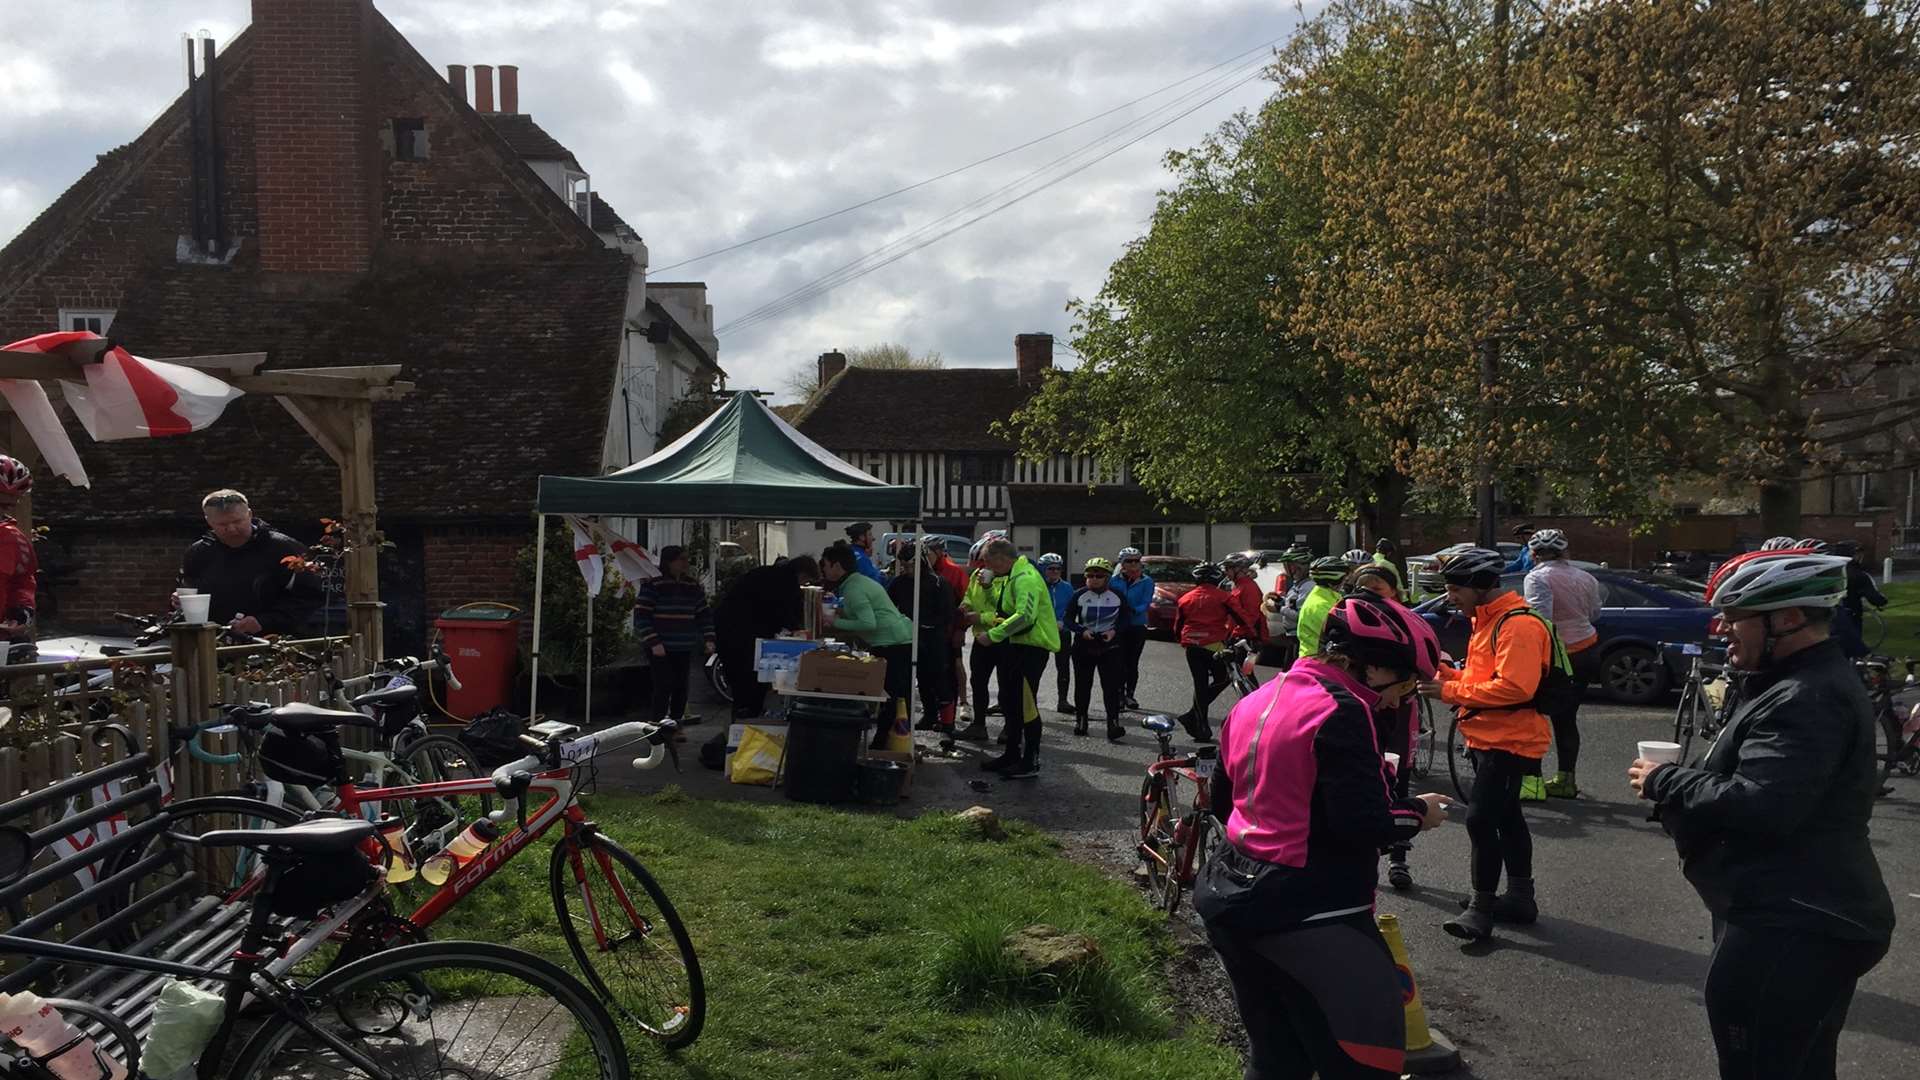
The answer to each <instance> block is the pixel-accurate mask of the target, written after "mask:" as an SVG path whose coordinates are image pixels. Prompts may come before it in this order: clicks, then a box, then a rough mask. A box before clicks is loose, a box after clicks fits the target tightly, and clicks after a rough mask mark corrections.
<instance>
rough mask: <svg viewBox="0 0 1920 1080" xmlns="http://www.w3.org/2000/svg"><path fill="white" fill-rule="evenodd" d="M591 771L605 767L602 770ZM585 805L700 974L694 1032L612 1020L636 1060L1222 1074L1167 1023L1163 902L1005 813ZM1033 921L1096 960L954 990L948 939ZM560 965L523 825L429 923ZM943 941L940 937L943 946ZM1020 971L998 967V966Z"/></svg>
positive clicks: (680, 799) (982, 1079)
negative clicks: (654, 1035)
mask: <svg viewBox="0 0 1920 1080" xmlns="http://www.w3.org/2000/svg"><path fill="white" fill-rule="evenodd" d="M603 787H604V783H603ZM589 803H590V805H589V807H588V809H589V811H590V813H591V815H592V816H593V818H594V820H595V821H597V822H599V823H600V824H601V826H602V827H603V828H604V829H605V830H606V832H607V834H608V835H609V836H612V837H613V838H614V839H616V840H618V841H619V842H620V843H621V844H622V845H623V846H625V847H627V848H628V849H629V850H631V851H632V852H633V853H634V855H635V856H637V857H638V858H639V859H640V861H641V862H642V863H644V864H646V866H647V868H648V869H649V870H650V871H652V873H653V874H654V876H655V878H656V879H657V880H659V882H660V884H661V886H662V887H663V888H665V889H666V891H667V894H668V895H669V896H670V897H671V898H672V900H673V902H674V905H675V907H676V908H677V909H678V910H679V911H680V913H681V915H682V917H683V918H685V920H686V922H687V928H688V931H689V932H690V933H691V934H692V936H693V940H694V946H695V949H696V951H697V952H698V954H699V956H700V962H701V967H702V968H703V970H704V972H705V975H706V982H707V993H708V1008H709V1015H708V1021H707V1027H706V1030H705V1032H704V1033H703V1034H702V1035H701V1037H700V1040H699V1042H697V1043H695V1044H694V1045H693V1046H692V1047H691V1048H689V1049H688V1050H685V1051H682V1052H680V1053H678V1054H676V1055H673V1056H669V1055H667V1054H664V1053H662V1052H660V1051H659V1050H657V1049H655V1048H654V1047H653V1046H652V1045H651V1044H649V1043H647V1042H646V1041H645V1040H644V1039H641V1038H638V1037H635V1036H630V1037H629V1039H628V1047H629V1050H630V1051H631V1053H632V1056H633V1061H634V1072H635V1074H636V1075H646V1076H676V1077H677V1076H699V1077H710V1078H713V1080H735V1078H737V1080H750V1078H759V1077H767V1076H780V1077H785V1078H788V1080H815V1078H818V1080H840V1078H842V1077H850V1076H876V1075H897V1076H902V1077H924V1078H927V1080H956V1078H967V1080H972V1078H979V1080H987V1078H994V1077H1010V1076H1018V1077H1021V1078H1022V1080H1081V1078H1084V1077H1091V1076H1099V1077H1140V1078H1143V1080H1144V1078H1158V1077H1165V1076H1181V1077H1191V1078H1193V1080H1228V1078H1230V1077H1238V1076H1239V1075H1240V1065H1239V1061H1238V1054H1237V1053H1236V1052H1235V1051H1234V1050H1233V1048H1231V1047H1229V1046H1225V1045H1222V1044H1221V1043H1220V1042H1219V1041H1218V1040H1217V1038H1216V1035H1215V1032H1214V1031H1213V1030H1212V1029H1211V1028H1210V1027H1208V1026H1206V1025H1205V1024H1204V1023H1201V1022H1195V1023H1191V1024H1187V1025H1184V1026H1181V1027H1178V1028H1176V1027H1175V1026H1174V1025H1173V1024H1171V1023H1170V1021H1169V1017H1168V1009H1167V1002H1166V1000H1165V998H1164V994H1163V991H1162V990H1160V989H1158V988H1160V987H1164V985H1165V983H1164V981H1163V976H1162V974H1161V973H1162V964H1163V962H1164V961H1165V960H1166V958H1167V957H1168V956H1169V955H1170V954H1171V951H1172V948H1173V946H1172V943H1171V941H1170V939H1169V936H1168V932H1167V923H1166V919H1165V917H1164V916H1162V915H1160V914H1158V913H1156V912H1154V911H1153V910H1151V909H1149V908H1148V907H1147V906H1146V904H1145V903H1144V901H1143V900H1142V899H1141V897H1140V895H1139V893H1138V891H1137V890H1135V889H1134V888H1132V887H1131V886H1129V885H1127V884H1125V883H1123V882H1118V881H1113V880H1110V879H1108V878H1106V877H1105V876H1103V875H1102V874H1101V873H1099V872H1098V871H1097V870H1094V869H1092V868H1090V867H1085V866H1081V865H1078V864H1076V863H1074V862H1071V861H1069V860H1067V859H1065V858H1063V857H1062V856H1061V854H1060V852H1059V850H1058V848H1057V846H1056V845H1055V844H1054V843H1053V841H1052V840H1051V839H1049V838H1048V837H1047V836H1045V835H1044V834H1041V833H1039V832H1037V831H1036V830H1034V829H1032V828H1030V827H1026V826H1023V825H1021V824H1019V823H1017V822H1009V823H1007V828H1008V831H1009V833H1010V834H1011V836H1010V838H1009V839H1008V840H1007V841H1004V842H999V843H989V842H985V841H982V840H979V839H977V837H976V835H975V834H974V833H972V831H971V830H961V829H955V828H953V827H951V825H950V824H949V822H948V820H947V816H946V815H944V814H939V813H933V814H928V815H925V816H923V817H920V818H917V819H914V820H911V821H903V820H901V819H899V818H897V817H894V816H892V815H889V814H862V813H846V812H842V811H835V810H828V809H823V808H817V807H811V806H802V805H798V804H793V803H789V802H786V801H785V800H775V801H772V802H767V803H745V802H713V801H708V800H704V799H695V798H690V797H688V796H687V795H686V794H685V793H684V792H682V791H681V790H680V789H678V788H669V789H667V790H665V791H662V792H661V793H659V794H657V795H653V796H650V797H645V798H638V797H633V796H625V795H615V794H603V795H597V796H592V797H591V798H590V799H589ZM1032 923H1046V924H1049V925H1053V926H1058V927H1061V928H1062V929H1065V930H1069V931H1071V932H1074V933H1082V934H1086V935H1088V936H1090V937H1092V938H1094V939H1095V940H1096V941H1098V942H1099V943H1100V946H1101V951H1102V954H1103V956H1104V957H1105V961H1106V965H1105V969H1104V973H1103V974H1097V975H1089V976H1086V977H1084V978H1083V979H1081V980H1078V981H1076V982H1075V983H1074V984H1072V985H1068V986H1061V987H1055V988H1050V989H1046V990H1042V989H1039V988H1036V987H1034V986H1032V985H1031V984H1026V985H1025V987H1024V989H1018V990H1013V991H1010V992H1004V993H1003V992H998V991H996V992H994V993H993V994H991V995H990V996H989V997H988V998H986V999H981V1000H969V1001H964V1002H963V1003H961V1004H959V1005H956V1004H954V999H953V998H952V997H951V996H950V993H951V991H953V990H954V989H956V988H958V987H960V986H965V985H972V984H971V983H969V982H968V981H967V980H969V979H973V978H975V977H977V975H978V974H979V973H981V972H982V971H986V970H990V968H989V966H988V962H987V961H986V960H985V959H984V957H983V958H982V960H981V962H979V963H975V962H972V961H969V960H967V959H965V958H964V957H963V956H962V955H961V954H962V952H963V951H964V950H966V949H967V948H968V946H967V945H966V943H967V942H978V941H984V940H985V939H986V938H987V937H989V936H990V937H992V938H993V940H994V942H995V944H996V950H995V951H996V953H997V942H998V937H999V935H1000V934H1001V933H1002V932H1003V931H1004V930H1005V929H1006V928H1008V927H1014V926H1026V925H1029V924H1032ZM434 935H435V937H438V938H449V939H451V938H462V937H473V938H481V939H484V940H489V941H499V942H503V943H506V944H511V945H516V946H519V947H521V948H526V949H531V950H532V951H534V952H536V953H539V954H541V955H544V956H547V957H549V958H551V959H554V960H556V961H557V962H559V963H561V964H563V965H568V966H570V965H571V959H570V958H569V957H568V954H567V952H566V946H565V944H564V942H563V940H562V939H561V937H560V934H559V931H558V929H557V928H556V926H555V924H554V915H553V905H552V902H551V901H550V900H549V899H548V896H547V849H546V847H545V846H544V845H541V846H536V847H534V848H532V849H530V850H528V851H527V852H525V853H523V854H522V855H520V856H519V857H518V858H516V859H514V860H512V861H511V862H509V863H507V864H506V866H505V867H504V868H503V869H502V870H501V871H500V872H499V873H498V874H496V875H495V876H494V877H493V878H491V879H489V880H488V882H487V883H486V885H485V886H483V887H481V888H478V889H475V890H474V891H473V892H471V893H469V894H467V896H466V897H465V898H463V899H462V900H461V902H460V904H459V905H458V906H456V907H455V908H454V909H453V912H452V913H451V914H450V915H449V916H448V918H447V919H446V920H445V921H443V922H441V923H440V924H437V925H436V926H435V927H434ZM956 958H958V959H956ZM1009 985H1010V986H1019V985H1021V984H1018V983H1017V981H1016V982H1014V983H1011V984H1009Z"/></svg>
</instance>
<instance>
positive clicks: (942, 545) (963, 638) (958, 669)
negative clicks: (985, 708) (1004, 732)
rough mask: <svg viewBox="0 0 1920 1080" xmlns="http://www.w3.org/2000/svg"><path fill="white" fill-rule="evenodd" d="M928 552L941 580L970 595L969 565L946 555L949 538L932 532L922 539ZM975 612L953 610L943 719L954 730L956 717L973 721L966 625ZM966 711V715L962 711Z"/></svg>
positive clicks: (957, 594)
mask: <svg viewBox="0 0 1920 1080" xmlns="http://www.w3.org/2000/svg"><path fill="white" fill-rule="evenodd" d="M922 545H923V549H924V550H925V552H926V556H927V565H929V566H931V567H933V570H934V573H937V574H939V575H940V580H942V581H944V582H946V583H947V588H948V589H950V590H952V592H953V596H954V599H955V601H956V602H958V601H960V600H963V599H964V598H965V597H966V595H967V578H968V575H967V568H966V567H964V566H961V565H960V564H959V563H957V562H954V561H953V559H951V558H950V557H948V555H947V544H946V541H944V540H942V539H941V538H940V537H938V536H929V537H927V538H926V539H925V540H924V541H923V542H922ZM973 619H974V615H973V612H972V611H971V610H969V609H968V608H967V607H966V606H965V605H964V604H962V605H961V606H960V607H958V608H957V609H956V610H955V611H954V615H953V628H952V631H951V633H949V634H948V636H947V643H946V650H947V667H946V692H945V693H944V694H943V695H942V696H941V704H940V723H941V726H942V728H943V729H945V730H948V731H951V730H952V729H953V726H954V722H955V721H956V719H960V720H966V721H969V722H970V721H972V719H973V714H972V711H971V710H969V709H968V708H967V694H966V690H967V665H966V648H967V628H968V627H969V626H972V625H973ZM962 714H964V715H962Z"/></svg>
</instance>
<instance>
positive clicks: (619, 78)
mask: <svg viewBox="0 0 1920 1080" xmlns="http://www.w3.org/2000/svg"><path fill="white" fill-rule="evenodd" d="M607 75H608V77H610V78H611V79H613V81H614V83H615V84H617V85H618V86H619V87H620V92H621V93H622V94H624V95H625V96H626V99H627V104H629V105H651V104H653V103H654V101H655V99H656V97H657V95H655V94H654V92H653V83H652V82H651V81H650V80H649V79H648V78H647V77H646V75H644V74H642V73H641V71H640V69H639V68H637V67H634V66H633V62H632V61H630V60H628V59H626V58H625V57H621V58H619V59H615V60H609V61H607Z"/></svg>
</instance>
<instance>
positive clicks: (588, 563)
mask: <svg viewBox="0 0 1920 1080" xmlns="http://www.w3.org/2000/svg"><path fill="white" fill-rule="evenodd" d="M568 521H569V523H570V524H572V525H573V561H574V564H575V565H577V566H579V567H580V576H581V577H583V578H586V579H587V595H588V596H599V595H600V581H601V579H602V578H603V577H605V576H606V563H605V561H604V560H602V558H601V556H600V549H599V548H598V547H596V546H594V543H593V538H592V537H590V536H588V535H587V530H586V529H585V528H584V527H583V526H584V525H585V522H582V521H580V520H579V519H577V518H569V519H568Z"/></svg>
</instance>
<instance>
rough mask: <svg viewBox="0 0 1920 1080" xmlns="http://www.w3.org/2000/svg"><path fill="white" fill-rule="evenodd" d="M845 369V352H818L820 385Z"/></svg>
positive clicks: (831, 379) (825, 383)
mask: <svg viewBox="0 0 1920 1080" xmlns="http://www.w3.org/2000/svg"><path fill="white" fill-rule="evenodd" d="M845 370H847V354H846V353H843V352H840V351H838V350H835V351H833V352H823V353H821V354H820V385H821V386H822V387H824V386H826V385H827V383H829V382H831V381H833V377H834V376H835V375H838V374H840V373H841V372H843V371H845Z"/></svg>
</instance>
